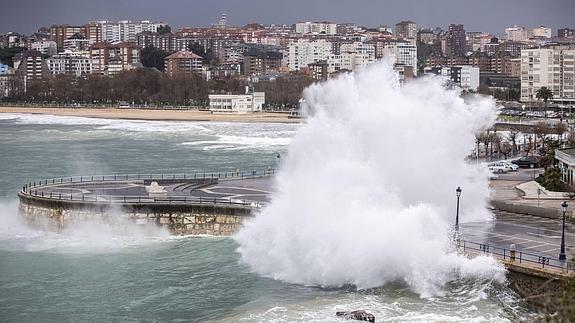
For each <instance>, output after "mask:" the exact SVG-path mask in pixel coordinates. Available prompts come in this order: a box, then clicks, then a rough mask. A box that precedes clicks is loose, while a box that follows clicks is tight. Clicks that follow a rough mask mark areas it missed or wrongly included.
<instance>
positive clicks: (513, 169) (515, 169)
mask: <svg viewBox="0 0 575 323" xmlns="http://www.w3.org/2000/svg"><path fill="white" fill-rule="evenodd" d="M501 162H502V163H503V164H504V165H505V166H507V168H509V170H511V171H513V172H516V171H517V170H519V166H518V165H515V164H514V163H512V162H510V161H508V160H502V161H501Z"/></svg>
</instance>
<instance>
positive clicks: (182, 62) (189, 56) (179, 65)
mask: <svg viewBox="0 0 575 323" xmlns="http://www.w3.org/2000/svg"><path fill="white" fill-rule="evenodd" d="M165 66H166V74H168V75H169V76H170V77H172V76H175V75H178V74H192V73H201V72H202V57H201V56H199V55H196V54H194V53H192V52H190V51H185V50H182V51H179V52H176V53H173V54H172V55H169V56H168V57H166V58H165Z"/></svg>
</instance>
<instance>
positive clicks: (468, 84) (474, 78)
mask: <svg viewBox="0 0 575 323" xmlns="http://www.w3.org/2000/svg"><path fill="white" fill-rule="evenodd" d="M425 73H426V74H436V75H441V76H444V77H446V78H447V79H448V80H449V82H450V83H451V84H453V85H456V86H458V87H460V88H462V89H464V90H473V91H477V89H478V88H479V68H478V67H473V66H469V65H458V66H449V67H426V68H425Z"/></svg>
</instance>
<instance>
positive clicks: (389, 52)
mask: <svg viewBox="0 0 575 323" xmlns="http://www.w3.org/2000/svg"><path fill="white" fill-rule="evenodd" d="M388 56H391V57H393V58H394V59H395V63H396V64H401V65H405V66H411V67H412V68H413V70H414V71H417V46H416V45H414V44H412V43H409V42H405V41H397V40H383V41H382V40H379V41H376V42H375V58H376V59H380V58H384V57H388Z"/></svg>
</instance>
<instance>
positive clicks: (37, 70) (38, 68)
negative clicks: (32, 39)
mask: <svg viewBox="0 0 575 323" xmlns="http://www.w3.org/2000/svg"><path fill="white" fill-rule="evenodd" d="M14 69H15V70H16V76H17V77H18V79H20V80H22V82H23V86H24V91H26V90H27V89H28V87H29V86H30V84H32V83H34V82H36V81H40V80H42V79H44V78H45V77H46V76H47V75H48V67H47V66H46V61H45V60H44V58H42V54H41V53H40V52H38V51H35V50H28V51H25V52H22V53H19V54H17V55H16V56H14Z"/></svg>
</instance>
